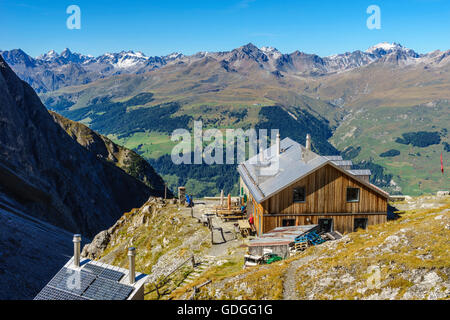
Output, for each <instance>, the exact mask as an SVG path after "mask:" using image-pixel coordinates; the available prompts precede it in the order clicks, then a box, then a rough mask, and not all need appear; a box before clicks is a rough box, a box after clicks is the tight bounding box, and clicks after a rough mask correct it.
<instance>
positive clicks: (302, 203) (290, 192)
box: [238, 135, 389, 235]
mask: <svg viewBox="0 0 450 320" xmlns="http://www.w3.org/2000/svg"><path fill="white" fill-rule="evenodd" d="M277 157H278V165H277V166H276V170H275V171H273V172H270V170H267V168H268V167H269V166H271V165H273V164H274V163H275V162H274V161H275V159H276V158H277ZM351 167H352V162H351V161H345V160H343V159H342V157H340V156H320V155H318V154H316V153H314V152H313V151H311V141H310V137H309V135H308V136H307V143H306V147H304V146H302V145H300V144H299V143H297V142H295V141H293V140H291V139H289V138H286V139H284V140H282V141H280V138H279V136H278V138H277V141H276V144H275V145H273V146H272V147H270V148H269V149H266V150H264V151H263V152H261V153H260V154H258V155H256V156H255V157H253V158H250V159H249V160H247V161H246V162H244V163H242V164H241V165H239V166H238V172H239V174H240V184H241V192H242V193H245V194H246V195H247V198H248V201H247V212H248V215H249V216H250V215H253V216H254V224H255V227H256V229H257V233H258V235H262V234H264V233H267V232H269V231H271V230H273V229H275V228H277V227H287V226H299V225H309V224H317V225H319V227H320V228H321V229H322V230H323V231H334V230H337V231H339V232H341V233H344V232H353V231H355V230H356V229H358V228H363V229H365V228H366V227H367V226H368V225H374V224H378V223H384V222H386V220H387V205H388V199H389V194H388V193H386V192H384V191H383V190H381V189H379V188H378V187H376V186H374V185H373V184H371V183H370V182H369V177H370V174H371V172H370V170H352V169H351ZM267 171H269V174H267Z"/></svg>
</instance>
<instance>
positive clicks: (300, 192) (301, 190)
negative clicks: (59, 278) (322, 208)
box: [294, 187, 306, 203]
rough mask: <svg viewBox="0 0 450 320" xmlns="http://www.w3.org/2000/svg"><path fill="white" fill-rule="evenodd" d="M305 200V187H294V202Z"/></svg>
mask: <svg viewBox="0 0 450 320" xmlns="http://www.w3.org/2000/svg"><path fill="white" fill-rule="evenodd" d="M304 202H306V189H305V187H297V188H294V203H304Z"/></svg>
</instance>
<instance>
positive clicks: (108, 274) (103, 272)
mask: <svg viewBox="0 0 450 320" xmlns="http://www.w3.org/2000/svg"><path fill="white" fill-rule="evenodd" d="M83 270H86V271H87V272H92V273H93V274H94V275H96V276H98V277H100V278H105V279H109V280H113V281H120V279H122V277H123V276H124V275H125V274H124V273H123V272H120V271H116V270H112V269H108V268H105V267H100V266H97V265H95V264H91V263H88V264H86V265H85V266H84V268H83Z"/></svg>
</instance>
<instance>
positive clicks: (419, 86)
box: [42, 58, 450, 195]
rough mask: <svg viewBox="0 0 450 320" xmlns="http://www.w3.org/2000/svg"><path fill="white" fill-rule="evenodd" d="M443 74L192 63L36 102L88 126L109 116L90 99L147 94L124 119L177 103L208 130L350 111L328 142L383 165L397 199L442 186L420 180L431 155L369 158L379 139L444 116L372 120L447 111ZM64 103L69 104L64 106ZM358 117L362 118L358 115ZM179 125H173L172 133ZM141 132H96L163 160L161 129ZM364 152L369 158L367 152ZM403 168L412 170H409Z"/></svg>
mask: <svg viewBox="0 0 450 320" xmlns="http://www.w3.org/2000/svg"><path fill="white" fill-rule="evenodd" d="M400 64H401V63H400ZM449 75H450V64H449V63H447V64H445V63H444V62H442V63H441V64H433V65H431V67H430V66H425V65H423V64H418V65H410V66H408V65H407V66H402V65H397V64H396V63H387V64H383V63H375V64H372V65H368V66H366V67H362V68H359V69H354V70H350V71H346V72H342V73H338V74H333V75H329V76H324V77H320V78H311V77H304V76H300V75H296V74H286V75H285V76H284V77H283V78H276V77H274V76H273V75H271V74H270V73H269V72H268V71H267V70H262V69H260V68H259V67H257V66H251V67H250V69H248V70H243V71H242V70H241V71H239V72H226V71H225V70H224V69H223V68H222V67H220V64H219V63H217V62H215V61H213V60H212V59H210V58H207V59H204V60H200V61H196V62H193V63H187V64H181V65H171V66H167V67H165V68H162V69H160V70H156V71H153V72H150V73H146V74H141V75H120V76H115V77H111V78H107V79H102V80H99V81H96V82H94V83H90V84H87V85H82V86H76V87H67V88H62V89H60V90H58V91H55V92H51V93H47V94H45V95H42V98H43V100H44V101H47V102H49V101H52V100H49V98H56V99H55V101H56V102H55V101H53V102H52V103H47V105H48V106H50V107H52V108H53V107H55V103H56V106H57V105H58V102H57V101H58V99H60V98H61V97H62V98H63V100H62V102H61V103H60V105H59V106H57V107H58V108H59V107H60V106H63V107H64V108H65V109H64V110H66V111H65V112H67V113H64V115H65V116H68V117H70V113H71V112H79V111H80V110H82V109H83V108H86V107H87V108H91V109H92V110H91V111H92V114H86V115H85V118H83V119H77V120H82V121H85V122H86V123H89V124H90V125H94V126H95V120H93V119H92V117H93V115H94V116H95V114H97V115H101V116H104V117H109V116H110V115H109V113H108V112H109V110H105V111H101V112H97V111H96V110H95V109H96V106H95V104H94V103H93V101H95V99H97V98H99V97H100V98H101V97H107V98H108V99H110V98H112V100H113V101H122V102H123V101H127V99H129V98H131V97H134V96H135V95H137V94H139V93H142V92H151V93H152V94H153V98H152V101H150V102H147V103H143V104H136V105H132V106H129V107H128V109H127V110H128V112H131V111H132V110H139V109H142V108H149V107H152V106H157V105H159V104H161V103H167V102H177V103H179V104H180V105H181V108H180V109H179V110H178V111H177V112H176V113H175V114H173V115H172V116H175V117H176V116H178V117H179V116H189V117H191V120H199V119H202V120H203V121H204V124H205V127H216V128H228V127H244V128H248V127H249V126H253V125H255V124H257V123H258V122H259V121H261V119H260V117H259V110H260V109H261V107H263V106H270V105H281V106H285V107H286V108H287V110H288V111H289V112H292V113H293V115H294V116H295V108H294V106H302V108H304V109H307V110H309V111H311V110H313V114H314V115H322V116H323V117H324V118H326V119H327V120H328V121H329V125H330V127H331V128H333V127H335V126H337V124H338V123H339V120H340V117H341V116H342V115H343V114H345V112H346V111H351V110H353V111H354V112H356V115H355V116H354V117H350V118H349V120H348V121H346V122H344V124H343V125H342V126H340V127H339V129H338V130H337V132H336V135H335V137H334V138H333V142H334V143H335V145H337V146H338V148H339V149H340V150H341V151H342V150H344V149H345V148H346V147H348V145H353V146H358V145H361V146H362V147H363V150H362V152H361V154H360V156H359V157H358V158H357V159H356V160H369V159H370V158H373V159H374V160H375V162H376V163H378V164H381V165H384V166H386V167H387V168H388V170H389V172H391V173H393V174H394V176H396V177H395V179H394V181H395V182H396V183H397V184H399V185H400V186H401V187H402V189H403V192H405V193H410V194H413V195H416V194H420V193H422V192H427V191H435V190H436V188H441V187H446V186H445V184H444V182H443V181H442V179H441V180H439V177H438V175H437V173H436V172H433V173H428V174H426V172H428V171H429V170H424V169H423V167H424V166H423V164H426V163H429V162H430V161H433V160H434V159H435V156H436V153H437V149H436V148H430V149H429V150H421V151H422V152H421V156H420V157H415V158H414V159H412V158H408V157H405V156H404V155H403V154H402V155H401V156H399V157H398V158H397V159H387V158H385V159H380V158H379V157H378V156H377V155H378V154H380V153H382V152H384V151H386V150H388V149H384V141H385V140H387V141H388V143H387V145H390V144H391V143H390V142H392V141H393V139H395V137H397V136H399V135H401V133H403V132H410V131H417V130H419V129H420V130H424V129H427V127H429V126H432V125H431V123H432V122H433V123H437V124H436V126H438V127H441V128H444V127H448V124H446V122H445V121H446V120H447V119H448V117H447V118H445V117H444V118H442V115H441V114H439V113H437V112H430V113H428V112H427V114H426V118H427V119H426V121H425V122H424V121H418V122H408V121H403V122H402V123H401V126H400V127H398V128H396V127H395V126H397V125H398V124H399V121H398V119H396V120H395V121H394V122H392V121H390V119H389V118H387V117H385V118H383V119H380V117H383V116H384V113H385V110H388V109H390V110H392V114H393V115H394V116H397V115H401V114H403V113H404V112H405V111H404V110H405V109H406V110H409V109H411V108H412V107H411V106H414V105H419V104H427V103H436V102H438V101H441V102H444V103H445V101H447V104H448V100H449V99H450V96H449V92H450V88H449V83H450V81H449V80H450V79H449ZM67 101H72V102H73V103H75V104H73V105H72V103H69V104H67ZM324 101H333V102H336V103H338V104H340V105H342V106H343V108H342V109H340V108H331V107H330V105H329V104H327V103H326V102H324ZM67 108H68V109H67ZM382 108H386V109H382ZM243 110H245V111H246V112H247V114H246V115H245V117H233V116H232V115H231V114H232V113H239V112H242V111H243ZM367 110H369V111H367ZM447 110H448V107H447ZM361 111H362V112H363V113H362V114H360V113H358V112H361ZM375 111H376V112H375ZM420 115H421V114H420V113H418V114H416V116H420ZM446 115H448V112H446ZM364 117H366V118H368V119H364ZM351 120H352V123H350V121H351ZM444 120H445V121H444ZM152 121H153V120H152ZM357 121H360V123H358V122H357ZM155 122H156V121H155ZM447 123H448V121H447ZM418 124H419V125H420V128H418V127H419V125H418ZM429 124H430V125H429ZM184 126H185V125H184V124H180V127H184ZM353 127H357V128H358V131H359V133H360V134H359V135H355V136H354V137H353V138H352V139H351V140H350V141H349V142H348V141H340V139H341V138H342V137H343V136H345V134H347V133H348V132H351V131H352V129H353ZM99 129H101V128H99ZM141 129H142V128H141ZM147 129H148V130H147V131H146V132H137V133H136V132H127V138H126V139H124V138H123V137H121V136H115V135H116V134H117V132H114V131H110V132H102V131H101V130H100V131H101V132H102V133H104V134H107V135H110V137H111V138H112V139H113V140H114V141H115V142H117V143H120V144H124V145H125V146H126V147H129V148H136V147H140V149H139V150H140V152H142V153H143V154H144V156H145V157H146V158H152V159H155V158H157V157H159V156H160V155H161V154H164V153H165V154H167V153H168V152H169V150H171V146H172V144H171V142H169V135H170V132H161V130H159V131H158V132H154V130H153V129H152V128H147ZM128 131H130V130H128ZM152 131H153V132H152ZM121 133H122V134H123V132H121ZM384 133H385V134H384ZM371 148H373V149H375V151H373V150H370V149H371ZM381 149H383V150H381ZM379 150H380V152H378V151H379ZM374 153H375V154H374ZM410 163H417V164H414V165H412V166H411V165H410ZM418 172H419V173H420V174H419V176H417V173H418ZM419 181H421V182H422V186H421V188H419V187H418V182H419Z"/></svg>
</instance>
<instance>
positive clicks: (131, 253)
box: [128, 247, 136, 284]
mask: <svg viewBox="0 0 450 320" xmlns="http://www.w3.org/2000/svg"><path fill="white" fill-rule="evenodd" d="M135 258H136V248H133V247H131V248H128V263H129V269H130V272H129V273H128V280H129V281H130V284H134V283H135V281H136V268H135V267H136V265H135Z"/></svg>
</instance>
